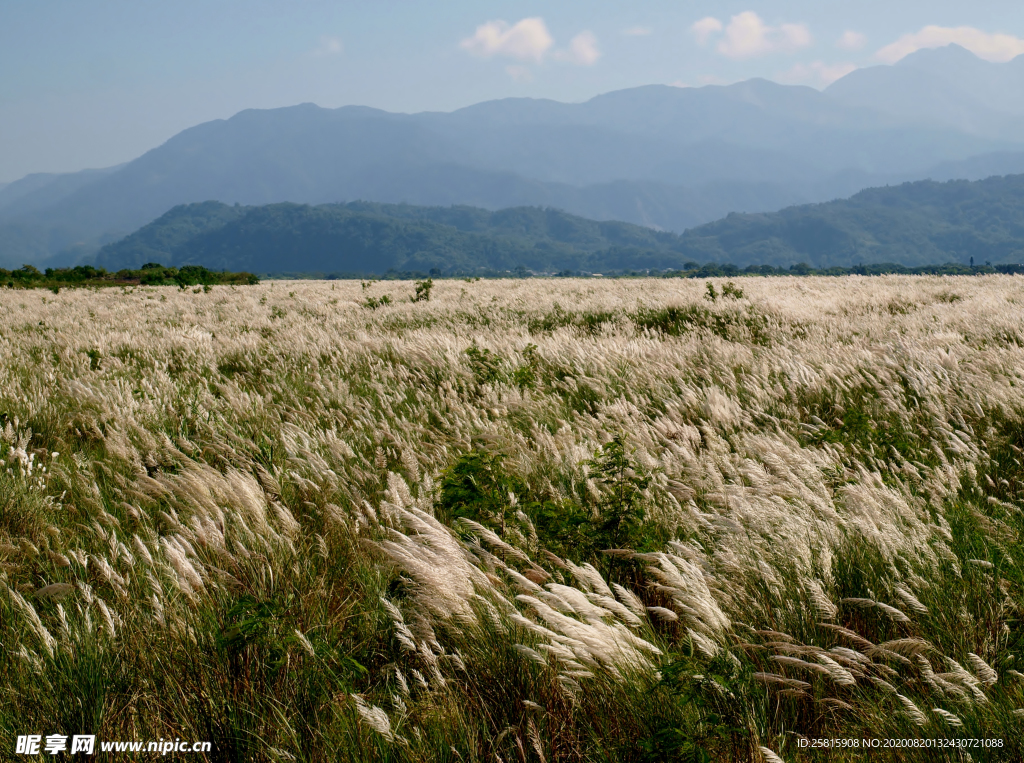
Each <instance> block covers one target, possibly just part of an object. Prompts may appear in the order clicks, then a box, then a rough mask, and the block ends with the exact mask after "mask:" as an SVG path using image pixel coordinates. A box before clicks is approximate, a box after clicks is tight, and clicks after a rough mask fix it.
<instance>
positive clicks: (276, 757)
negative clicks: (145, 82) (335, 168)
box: [0, 276, 1024, 761]
mask: <svg viewBox="0 0 1024 763" xmlns="http://www.w3.org/2000/svg"><path fill="white" fill-rule="evenodd" d="M711 285H712V286H715V285H716V284H711ZM723 286H725V285H724V284H722V283H717V288H716V289H708V288H707V287H708V283H705V282H694V281H676V280H664V279H652V280H632V281H612V282H600V281H595V280H593V279H591V280H586V281H572V280H558V281H529V280H525V281H480V282H474V283H463V282H458V281H443V282H439V283H437V284H436V285H435V286H434V289H433V291H432V293H431V295H430V299H429V300H428V301H425V300H422V299H421V300H420V301H418V302H413V301H412V300H411V298H412V297H413V294H414V288H413V285H412V284H410V283H401V282H384V283H374V284H366V285H363V286H361V285H360V284H359V283H356V282H336V283H333V284H332V283H325V282H288V283H269V284H262V285H259V286H253V287H244V288H232V287H229V286H215V287H212V289H210V290H209V291H204V292H201V293H196V292H198V291H199V290H196V292H193V291H192V290H180V289H176V288H174V287H139V288H136V289H134V290H131V291H127V292H118V291H114V290H104V291H96V292H94V291H85V290H81V291H79V290H75V291H61V292H60V293H59V294H57V295H53V294H50V293H48V292H44V291H11V290H2V291H0V316H2V320H0V358H2V360H0V438H2V442H0V458H2V460H3V461H4V466H3V469H2V472H0V750H2V752H0V757H4V758H6V757H8V756H11V757H13V750H14V738H15V736H16V735H19V734H32V733H35V734H42V735H46V734H57V733H59V734H66V735H72V734H76V733H87V734H97V735H99V736H100V738H102V739H122V740H135V739H138V740H150V739H159V738H170V739H173V738H182V739H189V740H201V741H211V742H212V743H213V752H212V753H208V754H207V755H206V756H203V755H198V754H196V755H182V756H180V759H182V760H200V759H208V760H218V761H229V760H230V761H250V760H252V761H292V760H298V761H329V760H330V761H333V760H381V761H384V760H387V761H439V760H449V761H471V760H472V761H492V760H502V761H563V760H564V761H576V760H580V761H583V760H586V761H669V760H684V761H693V760H714V761H762V760H766V761H777V760H779V759H782V760H786V761H809V760H829V761H832V760H850V761H855V760H865V759H870V760H873V761H874V760H958V761H959V760H968V759H970V760H976V761H977V760H1007V761H1011V760H1020V759H1022V758H1024V741H1022V740H1024V717H1022V716H1024V710H1021V709H1020V708H1024V675H1022V673H1020V672H1017V671H1018V670H1021V671H1024V667H1022V664H1021V663H1024V642H1022V636H1024V627H1022V623H1021V611H1020V608H1021V602H1022V596H1024V569H1022V565H1024V544H1022V535H1021V530H1022V523H1024V519H1022V516H1021V508H1020V506H1021V495H1020V491H1021V490H1022V482H1021V480H1022V479H1024V397H1022V394H1021V392H1022V390H1024V289H1022V287H1024V278H1021V277H1016V276H983V277H974V278H931V277H913V278H912V277H877V278H870V279H868V278H847V279H830V278H807V279H799V278H786V279H765V280H753V279H751V280H747V279H744V280H743V281H742V283H741V286H742V289H738V288H736V287H733V286H731V285H730V286H728V288H723ZM385 295H387V296H389V297H390V301H384V300H382V299H381V298H382V297H383V296H385ZM712 297H713V298H712ZM371 308H372V309H371ZM825 738H828V739H849V740H858V742H859V743H860V744H863V740H871V739H878V740H882V742H881V744H883V745H884V744H886V742H885V740H887V739H893V740H911V741H910V742H909V743H907V742H902V744H910V745H914V744H917V745H921V744H931V745H940V744H946V745H964V744H974V743H972V742H968V741H966V740H972V739H975V740H979V742H978V744H979V745H980V746H973V747H970V748H965V747H962V746H961V747H955V746H950V747H942V748H937V747H932V748H928V749H922V748H920V747H916V748H915V747H914V746H909V747H908V746H903V747H895V748H888V749H887V748H885V747H884V746H882V747H879V748H875V749H872V750H871V752H867V751H866V750H864V749H863V747H860V748H854V749H849V748H846V749H843V748H840V749H834V748H831V749H820V748H813V747H810V746H808V747H802V746H801V744H802V743H804V740H820V739H825ZM926 740H930V741H926ZM985 740H998V742H996V741H989V742H986V741H985ZM851 743H852V742H848V743H847V744H851ZM808 744H809V742H808ZM986 744H988V745H996V746H984V745H986ZM40 757H45V758H47V759H52V758H50V756H40ZM172 757H174V756H169V758H168V759H170V758H172ZM21 759H25V758H21Z"/></svg>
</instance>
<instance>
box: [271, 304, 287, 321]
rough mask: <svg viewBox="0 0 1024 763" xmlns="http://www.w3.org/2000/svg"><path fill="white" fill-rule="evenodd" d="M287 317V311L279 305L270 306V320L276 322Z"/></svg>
mask: <svg viewBox="0 0 1024 763" xmlns="http://www.w3.org/2000/svg"><path fill="white" fill-rule="evenodd" d="M286 315H288V311H287V310H285V309H284V308H283V307H280V306H279V305H271V306H270V320H277V319H278V318H284V317H285V316H286Z"/></svg>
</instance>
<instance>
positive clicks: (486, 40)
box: [459, 17, 555, 63]
mask: <svg viewBox="0 0 1024 763" xmlns="http://www.w3.org/2000/svg"><path fill="white" fill-rule="evenodd" d="M554 42H555V41H554V40H553V39H552V38H551V34H550V33H549V32H548V28H547V25H546V24H545V23H544V19H542V18H540V17H534V18H527V19H523V20H522V21H519V22H517V23H516V24H514V25H513V26H511V27H510V26H509V25H508V24H507V23H506V22H504V21H488V22H487V23H486V24H481V25H480V26H478V27H477V28H476V32H474V33H473V36H472V37H467V38H466V39H464V40H463V41H462V42H460V43H459V46H460V47H461V48H462V49H463V50H466V51H469V52H470V53H472V54H473V55H474V56H480V57H481V58H490V57H491V56H507V57H508V58H515V59H518V60H520V61H534V62H536V63H540V62H541V61H542V60H543V59H544V54H545V53H547V52H548V49H549V48H550V47H551V46H552V45H553V44H554Z"/></svg>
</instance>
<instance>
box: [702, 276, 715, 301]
mask: <svg viewBox="0 0 1024 763" xmlns="http://www.w3.org/2000/svg"><path fill="white" fill-rule="evenodd" d="M707 289H708V293H707V294H705V295H704V299H706V300H707V301H708V302H717V301H718V292H717V291H715V285H714V284H713V283H711V282H710V281H708V284H707Z"/></svg>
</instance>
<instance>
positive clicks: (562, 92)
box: [0, 0, 1024, 182]
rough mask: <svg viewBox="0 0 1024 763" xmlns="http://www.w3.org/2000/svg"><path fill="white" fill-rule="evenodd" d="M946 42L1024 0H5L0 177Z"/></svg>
mask: <svg viewBox="0 0 1024 763" xmlns="http://www.w3.org/2000/svg"><path fill="white" fill-rule="evenodd" d="M950 41H956V42H960V43H961V44H964V45H965V46H966V47H969V48H972V49H974V50H975V51H976V52H977V53H978V54H979V55H982V56H983V57H986V58H989V59H990V60H1006V59H1007V58H1009V57H1012V56H1013V55H1016V54H1019V53H1021V52H1024V4H1022V3H1019V2H1007V1H1005V0H992V1H989V0H986V2H984V3H981V2H975V3H967V2H964V1H963V0H958V1H957V2H952V1H950V0H884V1H882V0H858V1H857V2H849V1H848V0H847V1H845V2H838V1H837V0H814V1H813V2H812V1H810V0H775V1H774V2H772V1H768V0H765V1H763V2H754V1H753V0H746V1H744V2H735V3H732V2H709V1H708V2H704V1H698V2H684V1H683V0H675V1H671V0H664V1H663V0H649V1H648V2H631V3H625V2H610V1H602V0H563V1H561V2H558V1H554V2H553V1H551V0H549V2H486V1H485V0H473V1H471V2H470V1H465V0H445V2H439V1H437V0H434V1H433V2H426V1H424V0H374V1H373V2H369V1H366V0H362V1H360V2H339V1H337V0H335V1H334V2H327V1H326V0H289V2H272V1H270V0H175V1H174V2H170V1H169V0H164V1H158V0H31V1H28V0H26V1H22V0H0V182H5V181H11V180H14V179H17V178H19V177H21V176H22V175H25V174H27V173H29V172H62V171H73V170H78V169H82V168H85V167H102V166H109V165H112V164H116V163H119V162H123V161H127V160H130V159H132V158H134V157H136V156H138V155H139V154H141V153H143V152H144V151H146V150H148V149H150V148H152V147H154V146H156V145H159V144H160V143H162V142H163V141H165V140H166V139H167V138H169V137H171V136H172V135H174V134H175V133H177V132H178V131H180V130H182V129H184V128H186V127H190V126H192V125H194V124H197V123H199V122H203V121H207V120H210V119H219V118H225V117H229V116H231V115H232V114H234V113H236V112H238V111H240V110H242V109H245V108H271V107H277V106H288V105H293V104H296V103H302V102H307V101H312V102H314V103H317V104H320V105H321V106H327V107H336V106H342V105H347V104H362V105H369V106H376V107H379V108H383V109H388V110H391V111H423V110H443V111H448V110H451V109H455V108H459V107H461V106H466V105H468V104H471V103H476V102H479V101H483V100H488V99H492V98H503V97H508V96H529V97H537V98H554V99H557V100H563V101H582V100H586V99H587V98H590V97H592V96H594V95H597V94H599V93H603V92H607V91H609V90H616V89H620V88H625V87H632V86H636V85H644V84H651V83H663V84H676V85H681V86H700V85H704V84H716V83H729V82H735V81H739V80H742V79H747V78H750V77H766V78H768V79H773V80H776V81H779V82H787V83H792V84H805V85H810V86H813V87H819V88H820V87H823V86H825V85H826V84H827V83H828V82H829V81H830V80H832V79H834V78H835V77H837V76H840V75H841V74H842V73H844V72H846V71H849V70H850V69H852V68H854V67H860V66H872V65H877V64H879V63H885V62H891V61H894V60H896V59H898V58H899V57H900V56H902V55H905V54H906V53H908V52H911V51H912V50H914V49H916V48H919V47H931V46H936V45H939V44H944V43H947V42H950Z"/></svg>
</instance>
